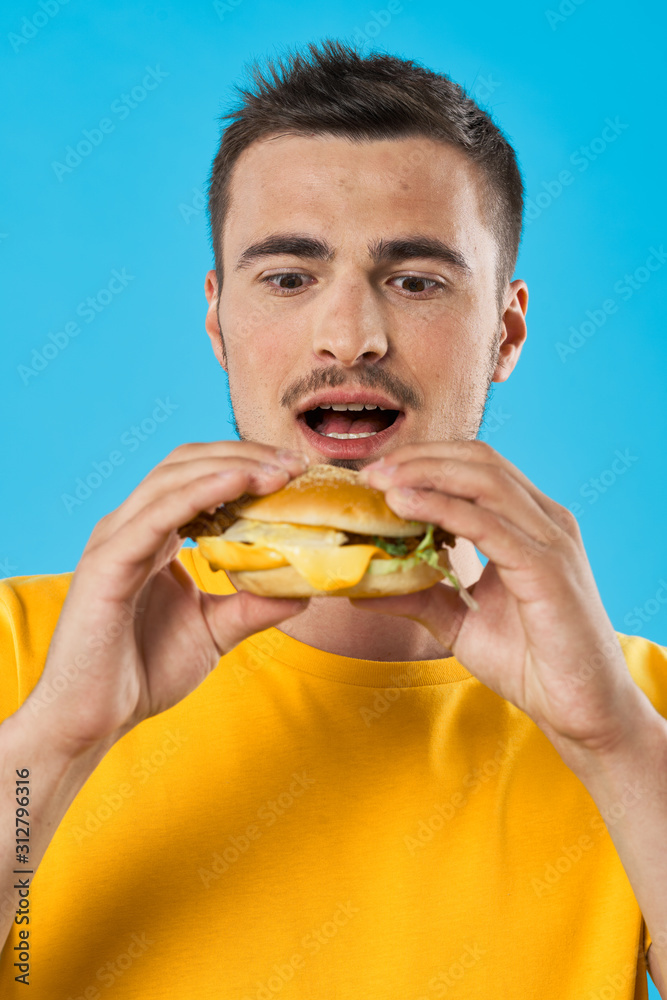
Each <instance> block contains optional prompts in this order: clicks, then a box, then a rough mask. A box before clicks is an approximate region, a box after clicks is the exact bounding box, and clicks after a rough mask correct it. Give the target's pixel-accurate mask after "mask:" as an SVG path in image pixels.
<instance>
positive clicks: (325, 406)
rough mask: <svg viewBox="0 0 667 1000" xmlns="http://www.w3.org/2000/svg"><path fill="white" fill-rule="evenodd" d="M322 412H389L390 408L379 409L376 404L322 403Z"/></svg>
mask: <svg viewBox="0 0 667 1000" xmlns="http://www.w3.org/2000/svg"><path fill="white" fill-rule="evenodd" d="M320 409H321V410H378V409H380V410H388V409H389V407H388V406H380V407H378V406H377V404H376V403H320Z"/></svg>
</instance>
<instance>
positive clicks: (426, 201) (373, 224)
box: [223, 135, 495, 263]
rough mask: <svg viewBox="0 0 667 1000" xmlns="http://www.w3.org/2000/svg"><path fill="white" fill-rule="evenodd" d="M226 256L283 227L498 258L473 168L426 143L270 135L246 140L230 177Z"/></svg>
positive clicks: (457, 154) (451, 151) (453, 151)
mask: <svg viewBox="0 0 667 1000" xmlns="http://www.w3.org/2000/svg"><path fill="white" fill-rule="evenodd" d="M229 196H230V197H229V208H228V212H227V218H226V220H225V228H224V236H223V254H224V255H225V256H226V255H227V254H228V253H230V252H231V254H232V255H234V254H235V253H236V252H238V250H240V249H241V248H242V246H244V245H245V244H246V243H247V242H248V241H249V240H252V239H254V238H257V237H259V236H262V235H264V234H266V233H267V232H271V231H273V230H280V229H285V228H289V229H293V230H297V229H298V230H299V231H304V232H314V233H323V232H326V234H327V235H328V237H329V238H330V239H331V241H332V242H337V243H342V242H346V241H349V242H354V241H355V240H358V241H359V242H360V243H361V242H365V241H366V240H367V239H368V238H374V237H377V236H378V235H387V234H389V233H392V232H398V231H411V230H419V231H420V232H426V233H432V234H433V235H437V236H440V237H443V236H446V237H447V238H448V239H449V240H451V241H453V242H454V243H455V244H456V245H457V246H458V247H459V248H460V249H461V251H462V252H464V253H465V254H466V256H467V257H468V258H471V257H472V259H473V262H475V263H476V261H475V258H481V257H484V255H489V254H490V255H491V257H492V258H493V257H494V256H495V243H494V240H493V237H492V235H491V228H490V221H489V219H488V213H487V210H486V208H485V199H484V186H483V183H482V177H481V175H480V172H479V168H478V167H477V166H476V165H475V164H473V163H472V162H471V161H470V160H468V158H467V157H466V156H465V154H464V153H462V152H461V151H460V150H458V149H457V148H456V147H454V146H451V145H449V144H447V143H444V142H439V141H436V140H432V139H428V138H425V137H410V138H404V139H388V140H384V139H382V140H372V141H363V142H359V141H353V140H350V139H347V138H342V137H332V136H323V135H315V136H294V135H290V136H284V135H282V136H281V135H277V136H271V137H268V138H263V139H261V140H257V141H255V142H253V143H251V145H250V146H248V148H247V149H245V150H244V151H243V153H242V154H241V156H240V157H239V159H238V160H237V162H236V164H235V165H234V169H233V171H232V176H231V180H230V188H229Z"/></svg>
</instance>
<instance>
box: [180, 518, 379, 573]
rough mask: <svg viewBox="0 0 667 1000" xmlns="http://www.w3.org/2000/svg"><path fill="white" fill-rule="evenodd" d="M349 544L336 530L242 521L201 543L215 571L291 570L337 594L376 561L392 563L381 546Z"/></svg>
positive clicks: (343, 535) (203, 538) (204, 538)
mask: <svg viewBox="0 0 667 1000" xmlns="http://www.w3.org/2000/svg"><path fill="white" fill-rule="evenodd" d="M242 521H243V522H244V523H241V522H242ZM230 535H232V538H231V539H230V537H229V536H230ZM240 539H243V541H241V540H240ZM346 539H347V535H345V534H344V533H343V532H342V531H335V530H334V529H331V528H305V527H301V526H300V525H288V524H281V525H276V524H266V523H262V522H258V521H255V522H251V521H249V520H246V519H244V518H241V519H239V521H237V522H236V523H235V524H233V525H232V526H231V527H230V528H228V529H227V531H226V532H225V533H224V534H223V535H217V536H216V535H204V536H201V537H200V538H198V539H197V544H198V545H199V549H200V551H201V554H202V555H203V556H204V558H205V559H207V560H208V562H209V564H210V565H211V567H212V568H214V569H226V570H230V571H231V572H241V571H243V570H258V569H275V568H277V567H278V566H287V565H291V566H293V567H294V568H295V570H297V572H298V573H301V575H302V576H303V577H305V579H306V580H308V582H309V583H310V584H311V586H312V587H314V588H315V589H316V590H324V591H335V590H339V589H341V588H342V587H353V586H354V584H355V583H358V582H359V580H361V578H362V576H363V575H364V573H365V572H366V571H367V569H368V564H369V563H370V561H371V559H390V558H391V556H390V555H389V553H387V552H385V551H384V549H381V548H379V547H378V546H377V545H343V542H344V541H346ZM248 542H250V544H248Z"/></svg>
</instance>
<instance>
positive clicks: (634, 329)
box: [0, 0, 667, 642]
mask: <svg viewBox="0 0 667 1000" xmlns="http://www.w3.org/2000/svg"><path fill="white" fill-rule="evenodd" d="M49 4H50V5H51V6H50V7H49V10H53V9H54V7H56V6H57V0H48V3H47V7H48V6H49ZM651 6H652V7H653V13H652V15H651V14H650V13H647V11H650V8H651ZM395 7H396V3H394V9H395ZM561 8H562V9H563V10H564V11H567V10H571V11H572V13H570V14H567V13H565V14H559V13H558V6H557V4H556V3H555V2H554V3H553V4H552V5H551V7H546V8H543V7H542V6H541V5H539V4H535V3H528V2H525V3H517V4H514V5H513V6H512V10H511V13H508V12H506V11H505V10H501V9H499V7H498V5H497V4H495V3H491V2H487V3H481V4H480V3H477V4H475V5H473V6H471V7H470V8H469V9H468V10H463V9H460V10H455V9H454V8H453V7H452V8H445V6H444V5H441V4H439V3H435V2H431V3H429V2H419V3H417V2H415V0H405V2H404V3H403V4H402V8H401V10H400V11H395V12H394V13H393V14H390V13H389V11H388V8H387V6H386V4H385V3H384V0H378V2H377V3H376V4H375V6H373V5H371V4H369V6H368V7H365V6H364V5H360V4H359V3H357V2H354V3H352V2H339V3H336V4H328V5H324V6H322V7H313V6H312V5H311V4H310V3H308V2H305V0H295V2H292V3H291V4H290V5H289V7H281V8H280V9H279V8H277V7H276V5H275V4H274V3H272V2H269V0H233V2H230V3H225V2H218V3H217V4H214V3H200V4H192V5H190V4H186V3H185V0H183V2H179V3H164V4H158V5H152V4H148V5H142V4H140V3H138V4H134V5H132V4H122V3H111V2H109V3H104V2H97V3H93V4H91V3H88V4H84V3H82V2H80V0H69V2H68V3H67V4H66V5H64V6H62V7H60V8H59V9H58V10H57V13H55V16H51V17H50V16H48V15H47V14H44V13H43V11H41V9H40V8H39V6H38V4H37V0H34V2H33V0H26V2H22V0H20V2H16V0H15V2H14V3H12V4H10V5H3V9H2V14H1V15H0V45H1V46H2V49H1V51H2V87H3V93H5V94H8V95H9V98H8V99H7V100H6V102H5V107H4V111H5V122H6V123H5V126H4V128H3V129H2V132H1V141H2V146H3V149H2V162H3V166H4V173H5V176H6V183H5V185H3V203H2V206H1V209H0V255H1V256H2V283H3V288H2V301H3V312H4V314H5V315H4V323H3V329H4V334H5V339H4V341H3V343H4V350H3V354H4V360H5V365H4V366H3V373H2V379H3V383H2V395H1V398H2V403H3V406H4V407H5V409H6V412H7V424H8V425H9V427H10V428H11V429H10V431H9V433H8V434H7V435H6V436H5V439H4V441H3V446H2V447H3V469H4V472H5V475H4V477H3V478H4V482H5V489H4V490H3V499H2V510H1V518H0V523H2V525H3V537H2V542H1V544H0V575H18V574H29V573H44V572H59V571H64V570H68V569H72V568H73V567H74V566H75V565H76V562H77V560H78V557H79V554H80V552H81V550H82V548H83V546H84V544H85V541H86V539H87V538H88V536H89V534H90V531H91V529H92V527H93V525H94V524H95V522H96V521H97V520H98V519H99V518H100V517H101V516H102V515H103V514H104V513H106V512H107V511H109V510H111V509H112V508H114V507H115V506H117V505H118V504H119V503H121V501H122V500H123V499H124V498H125V497H126V496H127V494H128V493H129V492H130V491H131V490H132V489H133V488H134V487H135V486H136V484H137V483H138V482H139V481H140V480H141V479H142V478H143V476H144V475H145V474H146V473H147V472H148V470H149V469H150V468H151V467H152V466H154V465H155V464H156V463H157V462H158V461H159V460H160V459H161V458H163V457H164V455H166V454H167V453H168V452H169V451H170V450H171V449H172V448H173V447H174V446H176V445H177V444H179V443H180V442H184V441H193V440H214V439H216V438H218V439H219V438H225V437H232V436H233V432H232V428H231V424H230V415H229V406H228V395H227V390H226V381H225V377H224V375H223V373H222V372H221V371H220V369H219V368H218V366H217V364H216V362H215V360H214V358H213V355H212V353H211V351H210V347H209V343H208V339H207V337H206V336H205V333H204V327H203V319H204V310H205V300H204V295H203V283H204V275H205V272H206V270H207V269H208V267H209V266H210V265H211V254H210V250H209V244H208V236H207V228H206V220H205V213H204V211H203V198H204V190H205V184H206V177H207V174H208V170H209V165H210V161H211V159H212V156H213V154H214V151H215V148H216V143H217V138H218V122H217V118H218V115H219V114H220V112H221V111H222V110H223V109H224V108H226V107H227V106H228V103H229V101H230V100H231V99H232V97H233V92H232V89H231V88H232V84H233V83H235V82H238V81H240V80H241V79H242V71H243V67H244V64H246V63H247V62H248V61H249V60H250V59H252V58H256V57H259V58H261V57H262V56H264V55H267V54H275V53H280V52H284V51H285V49H286V47H288V46H290V45H293V44H299V43H305V42H307V41H310V40H317V39H321V38H323V37H326V36H332V37H338V38H342V39H347V40H356V41H361V42H362V43H363V46H364V49H365V50H366V51H369V50H370V49H371V48H372V47H378V48H382V49H385V50H386V51H389V52H392V53H396V54H399V55H405V56H409V57H412V58H416V59H418V60H420V61H421V62H423V63H424V64H425V65H427V66H429V67H431V68H433V69H436V70H442V71H446V72H448V73H450V74H451V75H452V76H453V77H454V79H456V80H457V81H458V82H460V83H462V84H463V85H464V86H466V87H467V88H469V89H471V90H472V92H473V94H475V95H476V96H477V97H478V99H479V100H480V101H482V102H484V103H486V104H487V106H488V107H489V108H490V110H491V111H492V112H493V113H494V114H495V115H496V116H497V118H498V120H499V122H500V124H501V125H502V127H503V128H504V129H505V130H506V132H507V133H508V135H509V137H510V138H511V140H513V142H514V144H515V146H516V148H517V150H518V153H519V157H520V162H521V165H522V169H523V172H524V176H525V182H526V188H527V195H528V198H529V199H530V203H531V205H532V207H531V209H530V212H529V215H531V216H532V218H531V219H530V220H529V221H528V223H527V225H526V229H525V235H524V241H523V246H522V250H521V255H520V259H519V264H518V267H517V271H516V275H517V276H520V277H523V278H525V279H526V281H527V282H528V286H529V289H530V293H531V299H530V306H529V313H528V318H529V327H530V336H529V341H528V344H527V346H526V348H525V350H524V353H523V357H522V359H521V361H520V363H519V366H518V368H517V370H516V371H515V373H514V375H513V376H512V378H511V379H510V381H509V383H507V384H505V385H502V386H499V387H497V388H496V390H495V393H494V396H493V399H492V401H491V404H490V408H489V415H488V417H489V421H488V426H487V428H486V431H485V436H486V437H487V439H488V440H489V441H490V442H491V443H492V444H493V446H494V447H496V448H497V449H498V450H499V451H501V452H502V453H503V454H505V455H506V456H507V457H508V458H509V459H510V460H511V461H513V462H515V463H516V464H517V465H518V466H519V467H520V468H521V469H523V470H524V471H525V472H526V474H527V475H528V476H529V477H530V478H531V479H532V480H533V481H534V482H535V483H536V484H537V485H538V486H539V487H540V488H541V489H543V490H544V491H545V492H547V493H548V494H550V495H551V496H553V497H554V498H556V499H558V500H559V501H560V502H562V503H564V504H566V505H571V504H578V507H577V508H575V510H576V512H577V513H578V516H579V520H580V524H581V528H582V531H583V535H584V539H585V542H586V546H587V550H588V553H589V556H590V559H591V562H592V564H593V568H594V571H595V574H596V578H597V580H598V583H599V587H600V590H601V592H602V595H603V599H604V601H605V604H606V607H607V608H608V610H609V613H610V615H611V617H612V620H613V621H614V624H615V626H616V627H617V628H618V629H620V630H621V631H626V632H639V633H640V634H643V635H646V636H648V637H650V638H653V639H656V640H658V641H662V642H665V641H667V604H666V603H664V601H663V602H661V601H660V597H663V598H667V588H665V589H664V590H661V589H660V588H661V587H662V584H661V580H667V560H666V554H667V553H666V548H667V546H666V545H665V533H664V530H663V516H662V512H663V509H664V503H665V500H664V493H665V490H664V486H665V460H664V442H665V440H667V419H666V416H665V405H664V403H665V391H664V385H665V374H664V373H665V370H666V369H667V341H666V339H665V337H664V333H663V324H662V323H661V321H660V313H659V304H660V303H661V301H662V300H663V298H664V290H665V283H666V279H667V266H665V265H664V264H662V265H661V266H660V267H659V269H658V270H656V271H654V272H650V271H639V272H638V274H639V278H638V279H635V280H636V285H637V288H636V290H632V289H631V288H630V286H628V285H627V284H626V282H625V278H624V276H625V275H626V274H630V275H632V274H633V273H634V272H635V271H636V270H637V268H641V267H642V266H643V265H644V263H645V261H646V259H647V258H648V257H649V256H650V254H651V248H652V247H654V248H657V249H658V250H660V248H661V240H665V241H667V225H666V221H667V220H666V215H667V211H666V208H665V199H664V197H663V185H664V163H665V159H666V153H667V141H666V139H665V133H664V130H663V128H662V124H661V123H662V120H663V109H664V100H665V89H666V88H665V75H664V70H663V69H662V68H661V66H662V60H661V55H662V51H661V48H660V45H661V43H660V37H661V29H664V18H663V16H662V14H661V12H660V11H659V8H658V5H657V4H653V5H650V4H648V5H646V4H645V5H643V7H642V8H639V7H638V8H636V9H635V10H634V11H633V15H632V17H628V16H627V7H626V5H625V4H621V3H620V2H618V3H617V2H607V3H606V4H605V6H604V8H603V7H602V6H601V5H600V4H599V3H596V2H595V0H584V2H581V3H580V4H579V5H578V6H577V5H576V4H575V3H574V2H572V0H561ZM24 18H27V20H24ZM44 21H46V23H45V24H43V23H42V22H44ZM661 21H663V23H660V22H661ZM34 22H37V27H35V23H34ZM26 35H32V36H33V37H29V38H26V37H25V36H26ZM147 67H152V68H153V70H154V71H156V75H157V77H158V81H159V82H156V81H151V82H153V83H154V85H155V89H153V90H152V91H148V92H146V96H145V99H144V100H143V101H140V102H139V103H136V106H135V107H134V108H131V109H130V108H127V106H125V111H124V112H122V113H121V112H120V111H119V110H118V109H119V108H120V107H121V104H120V102H121V101H122V95H123V94H124V93H128V92H130V91H132V88H134V87H136V86H141V82H142V79H143V78H144V76H145V75H146V71H147V70H146V68H147ZM160 76H162V79H159V78H160ZM139 93H140V92H139ZM103 118H106V119H107V120H108V121H109V122H110V123H111V124H112V126H113V131H109V132H108V133H106V134H105V133H102V132H100V133H99V135H98V136H97V138H98V139H99V137H100V136H102V141H101V142H99V145H97V146H93V147H92V149H91V152H90V154H89V155H87V156H85V157H83V158H82V159H81V162H80V163H78V164H76V163H75V161H72V159H71V158H70V163H74V166H72V167H71V168H70V169H69V170H68V171H67V172H65V171H64V170H62V169H61V168H59V167H57V164H58V163H60V164H62V163H64V161H65V156H66V150H67V147H68V146H76V145H77V143H79V142H80V141H81V140H82V139H83V138H84V133H83V130H84V129H85V130H88V131H89V132H90V131H92V130H94V129H97V128H98V127H99V122H100V120H101V119H103ZM608 118H609V119H611V120H612V121H615V122H616V123H617V131H619V130H620V131H619V134H618V135H616V136H615V137H614V139H613V141H611V142H608V143H607V144H606V148H604V149H603V150H602V151H600V150H601V147H602V146H604V145H605V141H604V139H602V140H601V139H600V137H601V136H602V134H603V131H604V129H605V122H606V119H608ZM107 127H108V126H107ZM93 134H94V133H93ZM606 135H607V137H609V136H610V135H611V132H610V131H609V130H608V131H607V132H606ZM582 147H585V148H587V149H588V150H589V152H588V153H586V152H581V148H582ZM84 149H85V147H84ZM54 165H56V166H54ZM65 165H66V164H65ZM584 165H585V166H586V169H583V166H584ZM563 170H569V176H570V178H571V181H570V183H569V184H566V185H563V186H562V187H561V190H560V192H559V184H560V181H559V180H558V177H559V174H560V173H561V171H563ZM7 181H8V183H7ZM655 261H656V258H655V257H654V258H653V266H655ZM114 269H116V270H117V271H120V272H121V273H123V269H125V273H126V275H128V276H132V277H131V280H129V277H128V278H126V280H127V285H126V286H125V287H124V288H122V290H121V291H120V292H119V293H118V294H116V295H113V296H110V295H109V294H108V293H107V292H105V291H104V289H106V288H107V285H108V283H109V281H110V279H111V275H112V271H113V270H114ZM646 274H648V275H649V279H648V280H647V281H642V280H641V279H643V278H644V277H645V275H646ZM621 289H624V290H623V291H621ZM100 290H102V296H101V298H100V299H98V305H99V304H100V303H104V301H105V299H107V298H112V301H111V302H110V303H109V304H107V305H104V306H103V308H102V310H101V311H100V312H98V313H91V312H86V311H85V310H86V306H85V300H86V299H87V298H88V297H90V296H92V297H96V296H97V295H98V293H99V292H100ZM606 301H611V302H612V306H613V307H615V311H614V312H613V313H612V314H609V315H606V316H605V314H604V308H603V304H604V303H605V302H606ZM81 303H84V306H83V307H82V308H80V304H81ZM77 309H80V311H79V312H78V313H77ZM587 311H590V312H591V313H592V314H593V316H594V317H597V319H598V321H600V318H601V317H602V318H604V320H605V321H604V323H603V324H601V325H599V327H598V326H596V325H595V321H594V320H590V318H589V317H588V315H587ZM82 313H83V315H82ZM91 315H92V316H94V319H92V321H91V320H90V316H91ZM587 322H588V326H587V327H586V326H585V327H584V328H585V330H587V331H588V332H589V333H590V332H591V331H592V333H593V335H592V336H589V337H586V336H584V335H583V334H582V333H581V332H580V333H579V334H578V335H577V334H576V333H575V334H574V335H573V330H575V331H576V329H577V328H580V327H581V326H582V324H586V323H587ZM67 323H77V324H78V330H79V333H78V334H77V335H76V336H73V337H71V338H70V339H69V342H68V343H66V346H64V348H62V349H61V348H59V347H58V346H57V344H56V345H54V343H53V341H52V340H50V339H49V335H50V334H52V335H53V336H54V337H55V338H56V340H58V338H59V340H60V344H61V345H62V344H64V343H65V338H64V336H63V335H62V331H63V330H64V329H67V327H66V324H67ZM69 329H70V330H71V329H72V328H71V327H70V328H69ZM577 336H578V339H577ZM570 338H572V339H571V343H569V344H568V341H569V340H570ZM559 344H560V345H566V347H569V348H570V349H569V351H568V353H564V351H563V348H562V347H560V348H559V346H558V345H559ZM572 344H574V345H579V346H575V347H572ZM45 345H48V347H47V355H51V357H50V358H47V360H46V361H42V362H40V361H39V358H38V355H41V356H42V358H43V357H44V354H43V350H44V347H45ZM33 352H37V353H33ZM40 363H41V364H42V365H45V366H44V367H43V368H42V370H41V371H36V368H37V365H39V364H40ZM157 399H161V400H163V401H164V402H165V403H166V404H167V407H168V409H171V413H170V415H169V416H168V418H167V419H165V420H163V422H162V423H159V424H155V423H153V424H152V423H151V419H152V418H151V414H152V412H153V410H154V408H155V406H156V403H155V400H157ZM165 412H166V411H163V413H162V414H161V415H164V413H165ZM142 421H147V423H144V431H143V432H141V436H142V437H143V440H140V438H139V437H137V436H136V435H135V434H134V432H133V431H132V430H131V428H132V427H133V426H139V427H140V428H141V424H142ZM7 424H6V426H7ZM617 450H619V451H621V452H622V453H625V454H626V455H627V456H628V457H627V460H626V465H625V467H624V468H623V471H622V472H621V473H620V474H617V473H615V472H614V471H612V462H613V461H614V457H615V453H616V451H617ZM114 451H115V452H117V453H120V464H118V465H117V466H111V470H112V471H111V474H110V475H109V476H108V478H106V479H102V480H101V482H100V484H99V485H98V486H97V487H96V488H95V489H93V490H92V491H91V492H90V496H88V497H87V498H86V499H85V500H84V501H83V502H81V503H79V504H77V505H76V506H73V505H72V504H71V503H69V504H68V503H67V502H66V501H65V500H63V496H66V495H67V494H69V495H70V496H71V495H73V494H74V490H75V487H76V484H77V480H78V478H79V477H81V478H82V479H85V478H86V477H87V476H88V475H89V474H90V473H92V472H94V471H95V465H94V463H96V462H97V463H102V468H103V469H106V470H107V471H108V467H107V466H106V465H104V462H105V461H106V462H108V457H109V454H110V453H111V452H114ZM117 460H118V459H117ZM616 468H617V470H618V469H619V468H620V465H619V463H617V465H616ZM600 476H602V479H601V480H600ZM596 479H597V480H598V481H599V482H598V485H596V484H595V483H593V480H596ZM93 481H95V480H93ZM656 594H657V595H658V597H657V598H656ZM635 608H639V609H641V611H642V615H643V617H644V621H640V620H637V619H636V618H634V619H633V620H632V621H631V618H629V617H628V616H631V617H632V616H633V615H635V614H636V612H635V611H634V610H633V609H635Z"/></svg>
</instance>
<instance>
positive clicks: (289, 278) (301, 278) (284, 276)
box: [261, 271, 310, 295]
mask: <svg viewBox="0 0 667 1000" xmlns="http://www.w3.org/2000/svg"><path fill="white" fill-rule="evenodd" d="M309 277H310V276H309V275H308V274H301V273H300V272H298V271H281V272H280V273H278V274H269V275H267V276H266V277H265V278H262V279H261V280H262V284H264V285H268V286H269V287H270V288H271V289H272V291H273V292H274V293H275V294H277V295H290V294H293V293H294V292H298V291H300V289H302V288H305V287H306V281H308V279H309ZM274 282H277V284H274Z"/></svg>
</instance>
